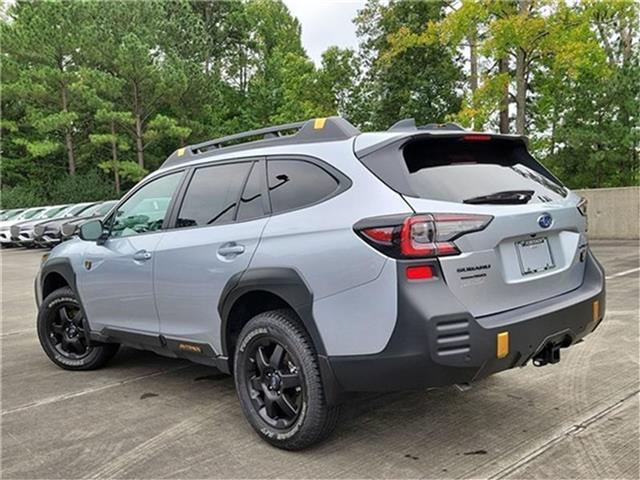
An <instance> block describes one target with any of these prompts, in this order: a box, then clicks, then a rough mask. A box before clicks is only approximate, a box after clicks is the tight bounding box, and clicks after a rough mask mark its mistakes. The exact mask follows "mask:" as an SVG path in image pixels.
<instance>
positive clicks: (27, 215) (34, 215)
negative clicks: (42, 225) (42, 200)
mask: <svg viewBox="0 0 640 480" xmlns="http://www.w3.org/2000/svg"><path fill="white" fill-rule="evenodd" d="M45 211H46V210H45V209H44V208H34V209H33V210H27V211H26V212H24V214H23V215H22V218H23V219H25V220H36V219H38V218H40V217H41V216H42V214H43V213H44V212H45Z"/></svg>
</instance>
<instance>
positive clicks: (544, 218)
mask: <svg viewBox="0 0 640 480" xmlns="http://www.w3.org/2000/svg"><path fill="white" fill-rule="evenodd" d="M552 223H553V218H551V215H549V214H548V213H543V214H542V215H540V216H539V217H538V225H540V227H542V228H549V227H550V226H551V224H552Z"/></svg>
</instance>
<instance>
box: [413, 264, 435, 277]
mask: <svg viewBox="0 0 640 480" xmlns="http://www.w3.org/2000/svg"><path fill="white" fill-rule="evenodd" d="M430 278H433V268H431V266H430V265H417V266H411V267H407V280H428V279H430Z"/></svg>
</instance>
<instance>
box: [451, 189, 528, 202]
mask: <svg viewBox="0 0 640 480" xmlns="http://www.w3.org/2000/svg"><path fill="white" fill-rule="evenodd" d="M534 193H535V192H534V191H533V190H505V191H504V192H496V193H491V194H489V195H480V196H479V197H472V198H467V199H466V200H463V201H462V203H472V204H480V203H491V204H496V205H500V204H502V205H521V204H524V203H528V202H529V200H531V197H532V196H533V194H534Z"/></svg>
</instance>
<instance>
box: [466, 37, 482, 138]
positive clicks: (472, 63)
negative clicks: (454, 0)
mask: <svg viewBox="0 0 640 480" xmlns="http://www.w3.org/2000/svg"><path fill="white" fill-rule="evenodd" d="M469 70H470V75H469V88H470V90H471V102H472V105H473V106H474V108H475V103H476V102H475V93H476V90H478V43H477V32H476V30H475V29H474V30H473V31H472V32H471V34H470V35H469ZM480 128H482V125H479V124H478V119H477V117H475V116H474V118H473V129H474V130H480Z"/></svg>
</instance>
